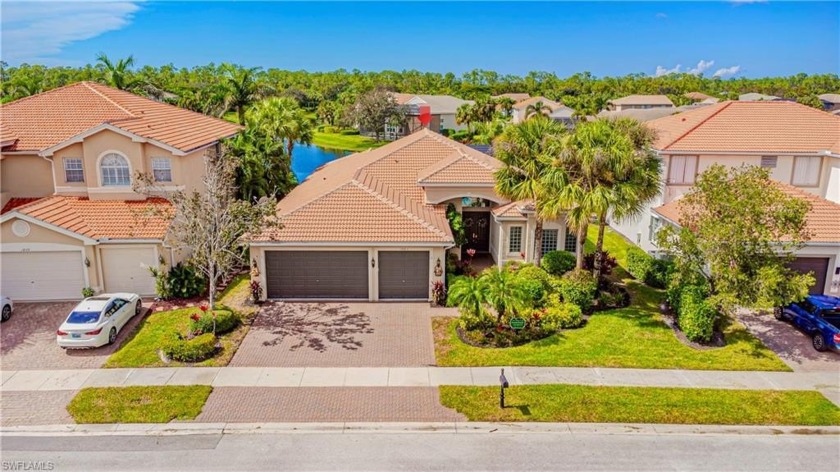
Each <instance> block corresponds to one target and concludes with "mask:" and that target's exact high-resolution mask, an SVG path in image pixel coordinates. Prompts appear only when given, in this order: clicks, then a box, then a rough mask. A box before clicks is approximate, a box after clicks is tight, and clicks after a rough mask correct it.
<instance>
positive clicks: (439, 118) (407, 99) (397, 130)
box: [385, 93, 474, 141]
mask: <svg viewBox="0 0 840 472" xmlns="http://www.w3.org/2000/svg"><path fill="white" fill-rule="evenodd" d="M393 95H394V98H395V99H396V101H397V103H398V104H400V105H404V106H405V107H406V111H407V115H408V119H407V120H406V125H405V126H391V125H386V126H385V139H387V140H389V141H393V140H395V139H399V138H401V137H403V136H407V135H409V134H411V133H413V132H415V131H417V130H418V129H420V128H429V129H430V130H432V131H434V132H436V133H440V132H441V130H444V129H448V130H453V131H460V130H462V129H466V125H462V124H458V123H456V122H455V114H456V113H457V111H458V107H460V106H461V105H464V104H466V103H470V104H471V103H474V102H473V101H472V100H462V99H460V98H457V97H453V96H450V95H414V94H407V93H395V94H393ZM424 114H427V115H429V116H428V118H427V119H428V124H427V125H424V124H423V115H424Z"/></svg>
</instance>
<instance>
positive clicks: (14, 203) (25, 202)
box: [0, 197, 44, 215]
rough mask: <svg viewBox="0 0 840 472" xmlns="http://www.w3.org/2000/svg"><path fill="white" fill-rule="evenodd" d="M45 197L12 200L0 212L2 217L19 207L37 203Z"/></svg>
mask: <svg viewBox="0 0 840 472" xmlns="http://www.w3.org/2000/svg"><path fill="white" fill-rule="evenodd" d="M42 198H44V197H35V198H10V199H9V201H8V202H6V204H5V205H3V209H2V210H0V215H3V214H6V213H8V212H10V211H12V210H14V209H15V208H17V207H20V206H23V205H28V204H30V203H32V202H37V201H38V200H40V199H42Z"/></svg>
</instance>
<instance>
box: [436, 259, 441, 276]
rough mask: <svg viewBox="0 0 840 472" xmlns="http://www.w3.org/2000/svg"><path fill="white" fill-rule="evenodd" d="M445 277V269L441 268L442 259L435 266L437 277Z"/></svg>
mask: <svg viewBox="0 0 840 472" xmlns="http://www.w3.org/2000/svg"><path fill="white" fill-rule="evenodd" d="M441 275H443V267H441V266H440V257H438V259H437V263H436V264H435V277H440V276H441Z"/></svg>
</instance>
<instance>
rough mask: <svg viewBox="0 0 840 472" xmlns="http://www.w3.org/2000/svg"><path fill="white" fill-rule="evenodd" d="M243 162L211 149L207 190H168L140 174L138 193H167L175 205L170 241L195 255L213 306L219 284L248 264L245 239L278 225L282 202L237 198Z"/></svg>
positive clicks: (206, 169)
mask: <svg viewBox="0 0 840 472" xmlns="http://www.w3.org/2000/svg"><path fill="white" fill-rule="evenodd" d="M238 165H239V160H238V159H236V158H235V157H234V156H233V155H232V154H230V153H229V152H227V150H226V148H225V147H222V149H221V150H220V151H219V152H216V151H214V150H208V152H207V153H206V154H205V156H204V178H203V183H204V186H203V187H204V188H203V189H202V190H203V191H198V190H191V191H176V192H163V191H162V190H161V189H159V188H156V187H155V183H154V180H153V178H152V177H151V176H149V175H146V174H139V175H138V176H137V179H136V181H137V190H138V191H140V192H144V193H150V194H154V195H161V196H163V197H164V198H166V199H167V200H169V201H170V203H172V206H173V209H174V215H173V216H172V223H171V225H170V228H169V234H168V237H167V238H168V240H169V241H170V242H171V244H173V246H174V247H176V248H179V249H182V250H184V251H185V252H186V253H188V254H189V259H188V262H189V264H190V265H192V266H193V267H195V268H196V269H197V270H198V271H200V272H201V273H202V274H203V275H204V276H205V277H206V278H207V281H208V297H209V302H210V307H214V306H215V302H216V285H217V284H218V283H219V282H220V281H221V280H222V279H224V278H225V277H226V276H229V275H231V274H232V272H233V271H235V270H236V269H237V268H238V267H240V266H242V265H247V264H248V261H247V259H246V257H245V251H243V250H242V245H243V243H244V241H243V240H242V238H243V237H244V236H246V235H248V234H255V233H258V232H260V231H262V230H263V229H268V228H269V227H274V226H278V225H279V223H278V222H277V219H276V216H275V215H276V214H275V204H276V201H275V200H274V199H271V198H262V199H260V200H257V201H255V202H248V201H244V200H239V199H237V198H236V184H235V183H236V168H237V166H238Z"/></svg>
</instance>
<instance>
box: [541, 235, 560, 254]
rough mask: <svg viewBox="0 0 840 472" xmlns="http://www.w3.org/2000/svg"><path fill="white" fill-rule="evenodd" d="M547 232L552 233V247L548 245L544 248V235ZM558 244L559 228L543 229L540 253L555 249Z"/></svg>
mask: <svg viewBox="0 0 840 472" xmlns="http://www.w3.org/2000/svg"><path fill="white" fill-rule="evenodd" d="M548 233H551V234H554V247H551V246H549V247H548V248H546V241H548V238H546V237H545V236H546V234H548ZM559 244H560V230H559V229H544V230H543V239H542V247H541V249H542V254H545V253H547V252H549V251H556V250H557V246H558V245H559Z"/></svg>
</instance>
